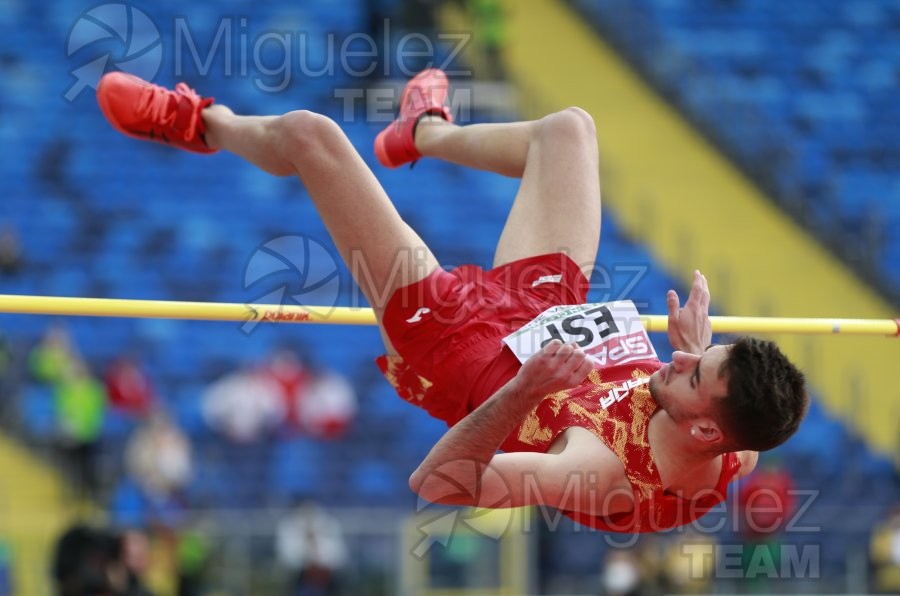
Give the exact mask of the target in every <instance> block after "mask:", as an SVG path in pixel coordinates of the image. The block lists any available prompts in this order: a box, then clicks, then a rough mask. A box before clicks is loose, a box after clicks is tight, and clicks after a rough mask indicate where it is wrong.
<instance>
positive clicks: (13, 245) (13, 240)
mask: <svg viewBox="0 0 900 596" xmlns="http://www.w3.org/2000/svg"><path fill="white" fill-rule="evenodd" d="M21 268H22V249H21V247H20V244H19V235H18V234H17V233H16V231H15V229H13V228H12V227H9V226H7V227H4V228H3V230H0V275H4V276H13V275H16V274H17V273H18V272H19V270H20V269H21Z"/></svg>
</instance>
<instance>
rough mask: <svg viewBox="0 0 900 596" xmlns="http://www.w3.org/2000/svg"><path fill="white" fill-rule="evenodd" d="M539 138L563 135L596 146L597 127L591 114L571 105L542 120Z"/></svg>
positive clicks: (570, 139) (569, 139) (565, 137)
mask: <svg viewBox="0 0 900 596" xmlns="http://www.w3.org/2000/svg"><path fill="white" fill-rule="evenodd" d="M538 136H539V138H548V137H556V138H559V137H562V138H564V139H566V140H567V141H574V142H583V143H585V144H586V145H590V146H593V147H596V145H597V127H596V126H595V125H594V119H593V117H591V115H590V114H588V113H587V112H585V111H584V110H582V109H581V108H576V107H571V108H566V109H565V110H562V111H559V112H556V113H554V114H550V115H549V116H545V117H544V118H542V119H541V121H540V130H539V133H538Z"/></svg>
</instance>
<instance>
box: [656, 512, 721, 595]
mask: <svg viewBox="0 0 900 596" xmlns="http://www.w3.org/2000/svg"><path fill="white" fill-rule="evenodd" d="M686 527H687V526H686ZM673 538H674V539H673V540H671V541H670V542H669V543H668V544H667V545H666V547H665V552H664V555H663V560H662V584H663V587H664V590H665V592H667V593H672V594H708V593H709V592H710V587H711V584H712V579H713V575H714V574H715V547H716V539H715V536H712V535H711V534H709V533H708V532H706V533H701V532H698V531H696V530H694V529H693V528H690V529H688V530H687V531H684V532H680V533H678V534H676V535H675V536H674V537H673Z"/></svg>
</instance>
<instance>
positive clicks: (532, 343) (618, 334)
mask: <svg viewBox="0 0 900 596" xmlns="http://www.w3.org/2000/svg"><path fill="white" fill-rule="evenodd" d="M554 339H558V340H560V341H562V342H564V343H574V344H576V345H577V346H578V347H580V348H581V349H582V350H584V351H585V353H586V354H588V355H589V356H590V357H591V358H592V359H593V360H595V361H596V362H598V363H599V364H600V365H601V366H608V365H613V364H623V363H626V362H632V361H635V360H647V359H657V356H656V350H654V349H653V344H652V343H650V337H649V336H648V335H647V330H646V329H644V325H643V324H642V323H641V319H640V315H639V314H638V312H637V309H636V308H635V307H634V303H633V302H632V301H631V300H620V301H617V302H605V303H602V304H576V305H573V306H553V307H551V308H548V309H547V310H545V311H544V312H542V313H541V314H539V315H538V316H537V317H535V318H534V319H533V320H532V321H531V322H529V323H527V324H526V325H524V326H523V327H522V328H520V329H519V330H518V331H515V332H513V333H511V334H510V335H507V336H506V337H504V338H503V343H505V344H506V345H508V346H509V347H510V349H511V350H512V351H513V353H514V354H515V355H516V358H518V359H519V362H523V363H524V362H525V361H526V360H528V359H529V358H531V356H533V355H534V354H536V353H537V352H539V351H540V350H541V348H543V347H544V346H545V345H547V343H549V342H550V341H552V340H554Z"/></svg>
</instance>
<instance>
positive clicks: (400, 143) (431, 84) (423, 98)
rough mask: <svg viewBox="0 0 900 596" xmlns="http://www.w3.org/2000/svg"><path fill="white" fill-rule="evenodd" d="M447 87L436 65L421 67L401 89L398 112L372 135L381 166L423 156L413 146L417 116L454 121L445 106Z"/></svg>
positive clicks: (401, 163)
mask: <svg viewBox="0 0 900 596" xmlns="http://www.w3.org/2000/svg"><path fill="white" fill-rule="evenodd" d="M449 87H450V84H449V82H448V81H447V75H445V74H444V72H443V71H442V70H438V69H437V68H429V69H427V70H423V71H422V72H420V73H419V74H417V75H416V76H414V77H413V78H412V79H410V81H409V82H408V83H407V84H406V87H404V88H403V95H401V96H400V114H399V115H398V116H397V119H396V120H394V121H393V122H392V123H390V124H389V125H388V126H387V128H385V129H384V130H382V131H381V132H380V133H378V136H377V137H375V156H376V157H377V158H378V161H379V162H381V165H383V166H385V167H388V168H396V167H399V166H402V165H403V164H405V163H409V162H411V161H416V160H417V159H419V158H421V157H422V154H421V153H419V150H418V149H416V141H415V132H416V124H417V123H418V122H419V118H421V117H422V116H424V115H426V114H435V115H438V116H441V117H442V118H443V119H444V120H446V121H447V122H453V115H452V114H450V108H448V107H447V106H446V105H444V102H445V101H446V100H447V91H448V89H449Z"/></svg>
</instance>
